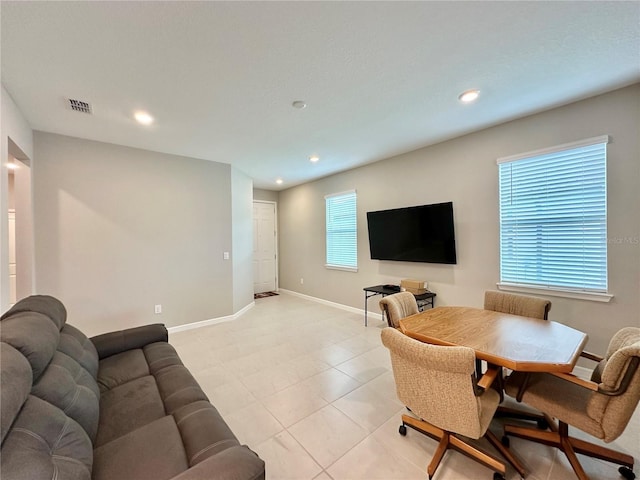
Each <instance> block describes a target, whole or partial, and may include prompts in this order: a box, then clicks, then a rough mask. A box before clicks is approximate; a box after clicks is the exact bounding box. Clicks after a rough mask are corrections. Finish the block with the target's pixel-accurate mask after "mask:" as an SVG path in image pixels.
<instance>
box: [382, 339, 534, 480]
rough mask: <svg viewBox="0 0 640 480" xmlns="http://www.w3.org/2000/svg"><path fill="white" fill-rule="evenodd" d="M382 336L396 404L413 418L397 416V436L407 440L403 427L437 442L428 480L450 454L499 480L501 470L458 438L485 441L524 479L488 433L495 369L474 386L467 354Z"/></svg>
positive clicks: (493, 405) (463, 349)
mask: <svg viewBox="0 0 640 480" xmlns="http://www.w3.org/2000/svg"><path fill="white" fill-rule="evenodd" d="M381 335H382V343H383V344H384V346H385V347H387V348H388V349H389V353H390V356H391V365H392V368H393V376H394V378H395V383H396V392H397V395H398V398H399V399H400V401H402V402H404V404H405V405H406V406H407V407H408V408H410V410H411V412H412V413H413V414H414V415H415V416H411V415H402V425H401V426H400V429H399V432H400V434H401V435H403V436H404V435H406V434H407V427H411V428H412V429H414V430H417V431H418V432H421V433H423V434H425V435H427V436H429V437H431V438H433V439H435V440H438V441H439V444H438V447H437V449H436V452H435V454H434V456H433V458H432V460H431V462H430V463H429V465H428V467H427V473H428V475H429V478H430V479H431V478H433V476H434V474H435V472H436V469H437V468H438V465H439V464H440V461H441V460H442V458H443V456H444V454H445V452H446V451H447V450H448V449H450V448H452V449H455V450H458V451H460V452H462V453H464V454H465V455H467V456H470V457H471V458H473V459H474V460H475V461H477V462H479V463H481V464H482V465H485V466H486V467H488V468H490V469H492V470H494V472H495V473H494V476H493V478H494V479H501V480H504V475H505V471H506V468H505V464H504V463H503V462H502V461H501V460H499V459H497V458H496V457H494V456H492V455H490V454H488V453H486V452H484V451H482V450H480V449H478V448H476V447H474V446H472V445H471V444H469V443H467V442H466V441H465V440H464V439H463V438H462V437H461V436H464V437H468V438H472V439H479V438H481V437H485V438H486V439H487V440H488V441H489V443H491V444H492V445H493V446H494V447H495V448H496V449H497V450H498V451H499V452H500V453H501V454H502V455H503V457H504V458H506V459H507V460H508V461H509V462H510V463H511V464H512V465H513V466H514V468H515V469H516V470H517V471H518V473H520V476H524V474H525V472H524V468H523V467H522V465H521V464H520V462H519V461H518V460H517V459H516V458H515V456H513V454H512V453H511V452H510V451H509V450H508V449H507V448H506V447H505V446H504V445H502V444H501V443H500V441H499V440H498V438H497V437H496V436H495V435H494V434H493V433H492V432H491V431H490V430H489V429H488V427H489V423H490V422H491V419H492V418H493V414H494V412H495V411H496V408H497V407H498V403H500V395H499V394H498V392H496V391H495V390H493V389H492V388H490V386H491V384H492V383H493V380H495V378H496V376H497V375H498V369H497V368H490V369H488V370H487V373H486V374H485V375H484V376H483V377H482V378H481V379H480V380H479V381H476V377H475V353H474V351H473V349H471V348H468V347H455V346H452V347H446V346H439V345H430V344H427V343H422V342H420V341H418V340H414V339H412V338H410V337H408V336H406V335H404V334H403V333H401V332H400V331H399V330H396V329H395V328H389V327H387V328H384V329H383V330H382V334H381ZM416 417H417V418H416Z"/></svg>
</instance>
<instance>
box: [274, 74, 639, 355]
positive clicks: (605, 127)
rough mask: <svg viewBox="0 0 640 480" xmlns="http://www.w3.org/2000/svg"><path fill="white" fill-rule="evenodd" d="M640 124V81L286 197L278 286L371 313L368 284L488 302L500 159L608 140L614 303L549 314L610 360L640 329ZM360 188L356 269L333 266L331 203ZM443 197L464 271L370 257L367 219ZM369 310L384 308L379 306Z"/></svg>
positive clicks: (581, 304)
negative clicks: (627, 331)
mask: <svg viewBox="0 0 640 480" xmlns="http://www.w3.org/2000/svg"><path fill="white" fill-rule="evenodd" d="M472 108H473V107H470V109H469V112H470V114H473V110H472ZM398 128H401V126H399V127H398ZM639 128H640V85H634V86H631V87H627V88H624V89H621V90H618V91H614V92H611V93H608V94H604V95H601V96H598V97H594V98H591V99H587V100H584V101H581V102H577V103H574V104H571V105H567V106H564V107H561V108H557V109H554V110H550V111H547V112H543V113H540V114H536V115H533V116H530V117H526V118H522V119H519V120H515V121H512V122H509V123H505V124H503V125H498V126H496V127H492V128H489V129H486V130H483V131H480V132H477V133H473V134H470V135H466V136H463V137H460V138H457V139H453V140H450V141H447V142H443V143H441V144H438V145H434V146H431V147H427V148H423V149H420V150H417V151H414V152H411V153H407V154H404V155H400V156H398V157H394V158H391V159H388V160H384V161H381V162H377V163H375V164H371V165H367V166H364V167H361V168H357V169H354V170H351V171H347V172H344V173H340V174H337V175H334V176H331V177H327V178H323V179H321V180H318V181H315V182H311V183H308V184H304V185H301V186H298V187H294V188H291V189H288V190H284V191H281V192H280V193H279V210H278V215H279V224H280V231H279V238H280V247H279V250H280V252H281V253H280V286H281V288H285V289H289V290H294V291H297V292H301V293H304V294H307V295H311V296H314V297H318V298H322V299H326V300H329V301H333V302H337V303H341V304H345V305H349V306H353V307H357V308H364V300H363V298H364V295H363V291H362V288H363V287H365V286H368V285H376V284H380V283H399V280H400V279H402V278H416V279H424V280H427V281H429V288H430V289H431V290H433V291H435V292H436V293H437V295H438V296H437V298H436V305H469V306H482V302H483V294H484V291H485V290H487V289H495V287H496V282H497V281H498V280H499V244H498V236H499V227H498V186H497V175H498V173H497V166H496V159H497V158H499V157H503V156H507V155H511V154H517V153H522V152H526V151H530V150H535V149H539V148H543V147H549V146H554V145H559V144H563V143H567V142H571V141H574V140H580V139H584V138H589V137H593V136H597V135H603V134H608V135H610V136H611V140H612V141H611V143H610V145H609V147H608V216H609V221H608V234H609V256H608V260H609V286H610V293H612V294H613V295H614V296H615V297H614V299H613V300H612V301H611V302H610V303H606V304H603V303H596V302H591V301H582V300H571V299H566V298H559V297H551V300H552V302H553V306H552V309H551V313H550V318H551V319H553V320H558V321H561V322H564V323H566V324H568V325H571V326H573V327H575V328H578V329H581V330H583V331H585V332H587V333H588V334H589V336H590V342H589V348H591V349H592V350H595V351H599V352H602V353H604V350H605V348H606V345H607V343H608V341H609V339H610V337H611V336H612V335H613V333H614V332H615V331H617V330H618V329H619V328H621V327H622V326H626V325H638V326H640V215H638V212H639V211H640V194H639V193H638V192H639V191H640V145H639V143H640V140H639V137H640V136H639V135H638V132H639ZM350 189H356V190H357V194H358V264H359V270H358V272H357V273H350V272H343V271H336V270H328V269H326V268H325V267H324V263H325V259H324V257H325V231H324V229H325V211H324V208H325V207H324V196H325V195H326V194H329V193H335V192H341V191H345V190H350ZM445 201H453V204H454V216H455V229H456V244H457V254H458V263H457V265H435V264H426V263H405V262H385V261H377V260H371V259H370V257H369V244H368V238H367V224H366V212H367V211H372V210H381V209H389V208H396V207H405V206H412V205H422V204H430V203H438V202H445ZM300 278H304V285H301V284H300ZM370 308H372V310H374V311H377V300H375V301H373V300H372V301H371V303H370Z"/></svg>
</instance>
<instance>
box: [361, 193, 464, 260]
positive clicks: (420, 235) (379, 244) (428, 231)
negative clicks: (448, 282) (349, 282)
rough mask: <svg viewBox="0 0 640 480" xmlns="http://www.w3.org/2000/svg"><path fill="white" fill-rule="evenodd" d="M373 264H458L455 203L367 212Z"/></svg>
mask: <svg viewBox="0 0 640 480" xmlns="http://www.w3.org/2000/svg"><path fill="white" fill-rule="evenodd" d="M367 226H368V228H369V249H370V251H371V258H372V259H374V260H395V261H400V262H425V263H448V264H455V263H456V239H455V232H454V228H453V203H452V202H446V203H436V204H433V205H421V206H418V207H407V208H396V209H393V210H379V211H376V212H367Z"/></svg>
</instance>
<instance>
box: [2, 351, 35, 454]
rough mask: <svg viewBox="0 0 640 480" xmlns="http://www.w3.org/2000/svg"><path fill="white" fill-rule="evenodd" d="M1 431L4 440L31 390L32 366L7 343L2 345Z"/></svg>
mask: <svg viewBox="0 0 640 480" xmlns="http://www.w3.org/2000/svg"><path fill="white" fill-rule="evenodd" d="M0 365H2V374H0V406H2V408H1V409H0V412H2V414H1V421H0V425H1V427H0V430H1V431H2V439H1V441H4V437H6V435H7V432H8V431H9V428H10V427H11V424H12V423H13V421H14V420H15V418H16V416H17V415H18V412H19V411H20V408H22V404H23V403H24V401H25V400H26V399H27V397H28V396H29V391H30V390H31V378H32V377H31V375H32V373H31V365H29V362H27V359H26V358H25V357H24V355H22V354H21V353H20V352H19V351H18V350H16V349H15V348H13V347H12V346H11V345H9V344H7V343H4V342H2V343H0Z"/></svg>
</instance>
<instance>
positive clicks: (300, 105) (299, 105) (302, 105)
mask: <svg viewBox="0 0 640 480" xmlns="http://www.w3.org/2000/svg"><path fill="white" fill-rule="evenodd" d="M291 106H292V107H293V108H297V109H298V110H302V109H303V108H307V104H306V103H304V102H303V101H302V100H296V101H295V102H293V103H292V104H291Z"/></svg>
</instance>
